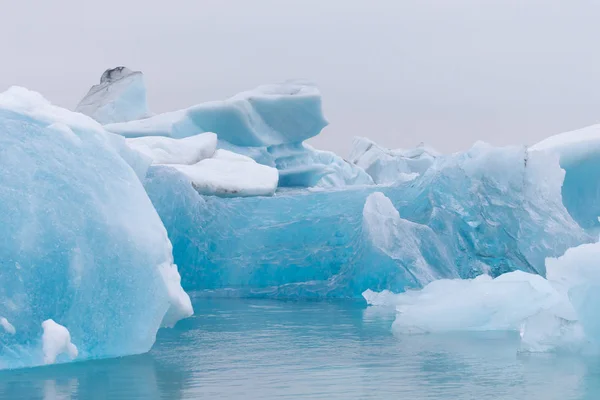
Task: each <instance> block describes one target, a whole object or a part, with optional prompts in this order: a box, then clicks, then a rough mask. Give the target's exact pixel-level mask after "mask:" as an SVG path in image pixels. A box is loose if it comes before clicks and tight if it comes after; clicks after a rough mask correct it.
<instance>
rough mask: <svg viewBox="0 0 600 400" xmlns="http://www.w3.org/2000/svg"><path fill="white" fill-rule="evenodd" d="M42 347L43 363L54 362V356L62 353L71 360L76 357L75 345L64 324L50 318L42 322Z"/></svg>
mask: <svg viewBox="0 0 600 400" xmlns="http://www.w3.org/2000/svg"><path fill="white" fill-rule="evenodd" d="M42 329H43V330H44V334H43V335H42V349H43V351H44V364H54V363H55V362H56V358H57V357H58V356H60V355H62V354H65V355H66V356H68V357H69V358H70V359H71V360H73V359H74V358H76V357H77V354H78V351H77V346H75V345H74V344H73V343H71V334H70V333H69V330H68V329H67V328H65V327H64V326H62V325H60V324H57V323H56V322H54V321H53V320H51V319H48V320H46V321H44V322H42Z"/></svg>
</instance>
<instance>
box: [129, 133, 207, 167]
mask: <svg viewBox="0 0 600 400" xmlns="http://www.w3.org/2000/svg"><path fill="white" fill-rule="evenodd" d="M127 144H128V145H129V147H131V148H132V149H135V150H137V151H139V152H140V153H142V154H145V155H147V156H148V157H150V158H151V159H152V163H153V164H186V165H191V164H195V163H197V162H198V161H201V160H204V159H205V158H210V157H212V156H213V154H214V153H215V149H216V148H217V135H215V134H214V133H212V132H206V133H202V134H199V135H195V136H189V137H187V138H183V139H172V138H168V137H163V136H146V137H139V138H131V139H127Z"/></svg>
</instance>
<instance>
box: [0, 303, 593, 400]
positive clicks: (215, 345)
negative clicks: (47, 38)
mask: <svg viewBox="0 0 600 400" xmlns="http://www.w3.org/2000/svg"><path fill="white" fill-rule="evenodd" d="M194 309H195V311H196V313H195V315H194V316H193V317H192V318H189V319H186V320H185V321H182V322H181V323H179V324H177V326H176V327H175V328H174V330H170V329H169V330H161V331H159V333H158V337H157V341H156V344H155V346H154V347H153V348H152V350H151V351H150V352H149V353H147V354H143V355H141V356H133V357H125V358H120V359H110V360H101V361H94V362H83V363H71V364H62V365H53V366H49V367H46V368H39V369H30V370H21V371H4V372H3V373H2V374H0V398H3V399H11V400H13V399H48V400H50V399H96V398H99V399H111V400H132V399H169V400H181V399H186V400H196V399H205V398H206V399H230V400H231V399H233V400H235V399H240V400H246V399H280V398H285V399H298V400H307V399H311V400H312V399H328V400H334V399H343V400H348V399H362V400H364V399H377V400H379V399H415V400H417V399H418V400H456V399H461V400H462V399H488V400H514V399H536V400H537V399H553V400H554V399H556V400H565V399H590V400H592V399H597V398H600V363H599V362H598V358H597V357H573V356H570V355H562V354H523V353H520V352H519V349H520V340H519V335H518V333H516V332H465V333H463V332H456V333H447V334H429V335H402V336H396V337H394V336H393V335H392V333H391V332H390V325H391V323H392V321H393V318H394V315H393V314H391V315H390V314H385V313H378V312H377V310H375V307H370V308H367V309H365V308H364V307H363V306H361V305H357V304H355V303H353V302H346V301H336V302H280V301H268V300H248V299H245V300H223V299H218V300H216V299H215V300H211V299H208V300H207V299H198V300H197V301H195V302H194Z"/></svg>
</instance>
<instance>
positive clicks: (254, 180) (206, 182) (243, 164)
mask: <svg viewBox="0 0 600 400" xmlns="http://www.w3.org/2000/svg"><path fill="white" fill-rule="evenodd" d="M168 167H171V168H174V169H176V170H177V171H179V172H181V173H182V174H183V175H185V176H186V177H187V178H188V179H189V180H190V182H191V184H192V186H193V187H194V189H196V190H197V191H198V193H200V194H207V195H217V196H221V197H246V196H272V195H273V194H274V193H275V190H276V189H277V182H278V180H279V174H278V172H277V170H276V169H275V168H271V167H268V166H266V165H261V164H258V163H256V162H255V161H254V160H253V159H251V158H250V157H245V156H242V155H239V154H235V153H232V152H229V151H226V150H217V152H216V154H215V156H214V157H212V158H207V159H204V160H202V161H199V162H197V163H196V164H193V165H180V164H171V165H168Z"/></svg>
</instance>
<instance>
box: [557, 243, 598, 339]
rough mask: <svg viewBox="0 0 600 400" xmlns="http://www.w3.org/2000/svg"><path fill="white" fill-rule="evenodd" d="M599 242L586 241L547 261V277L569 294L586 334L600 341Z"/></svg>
mask: <svg viewBox="0 0 600 400" xmlns="http://www.w3.org/2000/svg"><path fill="white" fill-rule="evenodd" d="M599 256H600V243H587V244H582V245H580V246H577V247H573V248H570V249H568V250H567V251H566V252H565V254H564V255H562V256H560V257H557V258H549V259H548V260H547V261H546V266H547V271H548V272H547V277H548V280H549V281H550V282H552V284H553V285H554V286H555V287H556V288H557V289H558V290H560V291H561V292H562V293H566V294H567V295H568V298H569V301H570V303H571V304H572V306H573V308H574V309H575V312H576V314H577V319H578V321H579V322H580V323H581V325H582V327H583V331H584V332H585V335H586V338H587V339H588V340H590V341H591V342H592V343H594V344H595V345H596V346H599V345H600V321H598V318H597V310H598V307H600V291H599V290H600V268H598V260H599Z"/></svg>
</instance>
